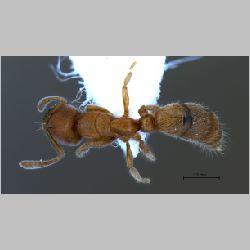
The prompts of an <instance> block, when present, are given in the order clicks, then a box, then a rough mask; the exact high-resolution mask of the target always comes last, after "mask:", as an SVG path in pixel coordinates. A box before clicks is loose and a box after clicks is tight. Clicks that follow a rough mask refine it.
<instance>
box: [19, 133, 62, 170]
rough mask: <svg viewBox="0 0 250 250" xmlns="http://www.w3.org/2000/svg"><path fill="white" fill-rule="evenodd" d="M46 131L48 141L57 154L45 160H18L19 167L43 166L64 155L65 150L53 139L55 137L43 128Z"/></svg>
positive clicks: (35, 167)
mask: <svg viewBox="0 0 250 250" xmlns="http://www.w3.org/2000/svg"><path fill="white" fill-rule="evenodd" d="M45 131H46V133H47V136H48V138H49V141H50V143H51V144H52V147H53V148H54V149H55V150H56V152H57V156H56V157H54V158H52V159H50V160H47V161H42V160H40V161H21V162H19V165H20V167H22V168H25V169H37V168H44V167H48V166H50V165H52V164H54V163H56V162H59V161H60V160H61V159H62V158H63V157H64V156H65V152H64V150H63V148H62V147H61V146H60V145H59V144H58V143H57V142H56V141H55V139H54V138H53V137H52V136H51V135H50V133H49V132H48V131H47V130H45Z"/></svg>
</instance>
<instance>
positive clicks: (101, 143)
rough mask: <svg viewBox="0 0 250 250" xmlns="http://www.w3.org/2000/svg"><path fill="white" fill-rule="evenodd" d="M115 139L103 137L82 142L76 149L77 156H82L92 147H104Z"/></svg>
mask: <svg viewBox="0 0 250 250" xmlns="http://www.w3.org/2000/svg"><path fill="white" fill-rule="evenodd" d="M113 141H114V138H113V137H103V138H102V139H98V140H93V141H89V142H86V143H84V144H82V145H81V146H80V147H79V148H77V150H76V156H77V157H78V158H82V157H83V156H84V155H85V154H87V153H88V151H89V149H91V148H102V147H105V146H108V145H110V144H111V143H112V142H113Z"/></svg>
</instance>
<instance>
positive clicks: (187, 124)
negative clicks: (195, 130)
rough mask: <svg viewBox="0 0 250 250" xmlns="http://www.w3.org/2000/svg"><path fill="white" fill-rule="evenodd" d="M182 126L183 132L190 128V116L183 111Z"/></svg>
mask: <svg viewBox="0 0 250 250" xmlns="http://www.w3.org/2000/svg"><path fill="white" fill-rule="evenodd" d="M182 125H183V128H184V129H185V130H187V129H189V128H190V127H191V126H192V116H191V114H190V112H188V111H184V113H183V117H182Z"/></svg>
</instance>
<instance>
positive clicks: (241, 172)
mask: <svg viewBox="0 0 250 250" xmlns="http://www.w3.org/2000/svg"><path fill="white" fill-rule="evenodd" d="M173 59H175V57H168V60H173ZM248 60H249V58H248V57H204V58H202V59H200V60H199V61H196V62H191V63H187V64H184V65H181V66H180V67H179V68H177V69H174V70H169V71H168V72H167V73H166V74H165V76H164V80H163V83H162V89H161V97H160V100H159V103H160V104H167V103H171V102H176V101H181V102H190V101H191V102H198V103H202V104H204V105H207V106H209V107H210V108H211V110H213V111H216V112H217V113H218V115H219V117H220V118H221V120H222V121H223V123H224V124H225V129H226V131H227V132H228V133H229V135H230V136H229V138H228V139H227V141H228V143H227V144H228V145H227V147H226V151H225V154H224V156H223V157H221V156H219V157H212V158H211V157H209V156H207V155H206V154H204V153H202V152H201V151H200V149H199V148H198V147H194V146H192V145H190V144H188V143H186V142H182V141H179V140H175V139H173V138H169V137H167V136H164V135H162V134H160V133H154V134H152V135H151V137H150V139H149V140H148V144H149V145H150V146H151V148H152V150H153V151H154V152H155V154H156V157H157V161H156V162H155V163H151V162H149V161H147V160H145V159H144V158H143V157H138V158H137V159H136V160H135V166H136V167H137V168H138V170H139V171H140V173H141V174H142V175H143V176H148V177H151V184H150V185H141V184H137V183H135V181H134V180H133V179H132V178H131V177H130V175H129V174H128V170H127V167H126V163H125V160H124V157H123V153H122V151H121V150H120V149H116V148H113V147H106V148H104V149H101V150H98V149H94V150H91V151H90V152H89V153H88V154H87V156H86V157H85V158H84V159H77V158H75V153H74V150H75V148H71V147H65V150H66V158H64V159H63V160H62V161H61V162H59V163H57V164H56V165H53V166H52V167H49V168H46V169H39V170H33V171H27V170H24V169H21V168H20V167H19V166H18V162H19V161H20V160H26V159H29V160H38V159H40V158H43V159H47V158H50V157H53V156H54V155H55V152H54V150H53V149H52V148H51V146H50V144H49V142H48V140H47V138H46V137H45V136H44V135H43V133H42V132H41V131H36V129H38V127H39V124H38V123H34V122H40V121H41V119H42V115H41V114H40V113H38V112H37V110H36V104H37V101H38V100H39V99H40V98H42V97H44V96H48V95H60V96H65V97H66V98H67V99H68V100H70V101H71V100H73V99H74V97H75V93H76V92H77V88H78V85H77V81H76V80H70V81H68V82H66V83H61V82H58V81H57V80H56V78H55V76H54V75H53V73H52V72H51V70H50V69H49V65H50V64H51V63H52V64H54V63H55V62H56V57H2V193H248V187H249V172H248V171H249V169H248V77H249V63H248ZM114 70H115V69H114ZM197 172H199V173H205V174H207V175H208V176H221V180H217V179H185V180H184V181H183V178H182V177H183V176H193V174H194V173H197Z"/></svg>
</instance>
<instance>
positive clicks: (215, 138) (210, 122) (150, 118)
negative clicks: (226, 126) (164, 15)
mask: <svg viewBox="0 0 250 250" xmlns="http://www.w3.org/2000/svg"><path fill="white" fill-rule="evenodd" d="M136 64H137V62H134V63H133V64H132V65H131V66H130V68H129V72H128V74H127V75H126V77H125V79H124V81H123V89H122V95H123V108H124V113H123V116H122V117H115V116H114V115H113V114H112V113H110V112H109V110H107V109H105V108H102V107H99V106H96V105H87V106H86V108H85V110H84V111H83V112H81V111H80V110H78V109H76V108H75V107H74V106H72V105H71V104H68V103H67V100H66V99H65V98H63V97H59V96H48V97H44V98H42V99H41V100H40V101H39V102H38V105H37V108H38V111H39V112H43V111H44V110H45V108H47V106H48V104H49V103H51V102H53V101H56V102H57V104H55V105H54V106H53V107H52V108H50V109H49V110H48V112H47V113H46V115H45V116H44V118H43V123H42V129H43V131H44V132H45V133H46V134H47V136H48V138H49V140H50V142H51V144H52V146H53V147H54V149H55V150H56V152H57V156H56V157H54V158H52V159H50V160H47V161H42V160H40V161H21V162H20V163H19V165H20V166H21V167H23V168H25V169H36V168H43V167H48V166H50V165H52V164H54V163H56V162H59V161H60V160H61V159H62V158H63V157H64V156H65V152H64V150H63V148H62V147H61V145H74V146H76V145H78V144H79V143H80V142H81V140H82V138H86V142H84V143H83V144H82V145H81V146H79V147H78V148H77V150H76V156H77V157H79V158H82V157H83V156H85V154H86V153H87V152H88V151H89V149H91V148H101V147H105V146H107V145H111V144H112V143H113V142H114V141H115V140H117V139H120V140H122V141H123V142H124V143H126V161H127V166H128V169H129V172H130V174H131V175H132V177H133V178H134V179H135V180H136V181H137V182H139V183H150V179H149V178H143V177H141V175H140V174H139V172H138V170H137V169H136V168H135V167H134V166H133V156H132V151H131V148H130V144H129V140H136V141H138V142H139V148H140V152H141V153H142V154H143V155H144V156H145V157H146V158H148V159H149V160H151V161H154V160H155V156H154V154H153V153H152V152H151V150H150V148H149V147H148V146H147V145H146V144H145V142H144V141H143V140H142V139H141V136H140V134H139V131H142V132H148V133H149V132H153V131H156V130H159V131H160V132H163V133H165V134H166V135H168V136H172V137H176V138H180V139H183V140H186V141H189V142H191V143H194V144H198V145H200V146H201V147H203V148H206V149H208V150H210V151H213V152H221V151H222V141H223V140H222V139H223V132H222V128H221V125H220V123H219V120H218V117H217V116H216V114H215V113H213V112H210V111H209V110H208V109H207V108H206V107H204V106H202V105H200V104H196V103H172V104H168V105H166V106H163V107H160V106H157V105H142V106H141V108H140V109H139V110H138V113H139V114H140V119H132V118H130V117H129V109H128V107H129V95H128V87H127V85H128V83H129V81H130V80H131V77H132V69H133V68H134V66H135V65H136Z"/></svg>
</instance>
